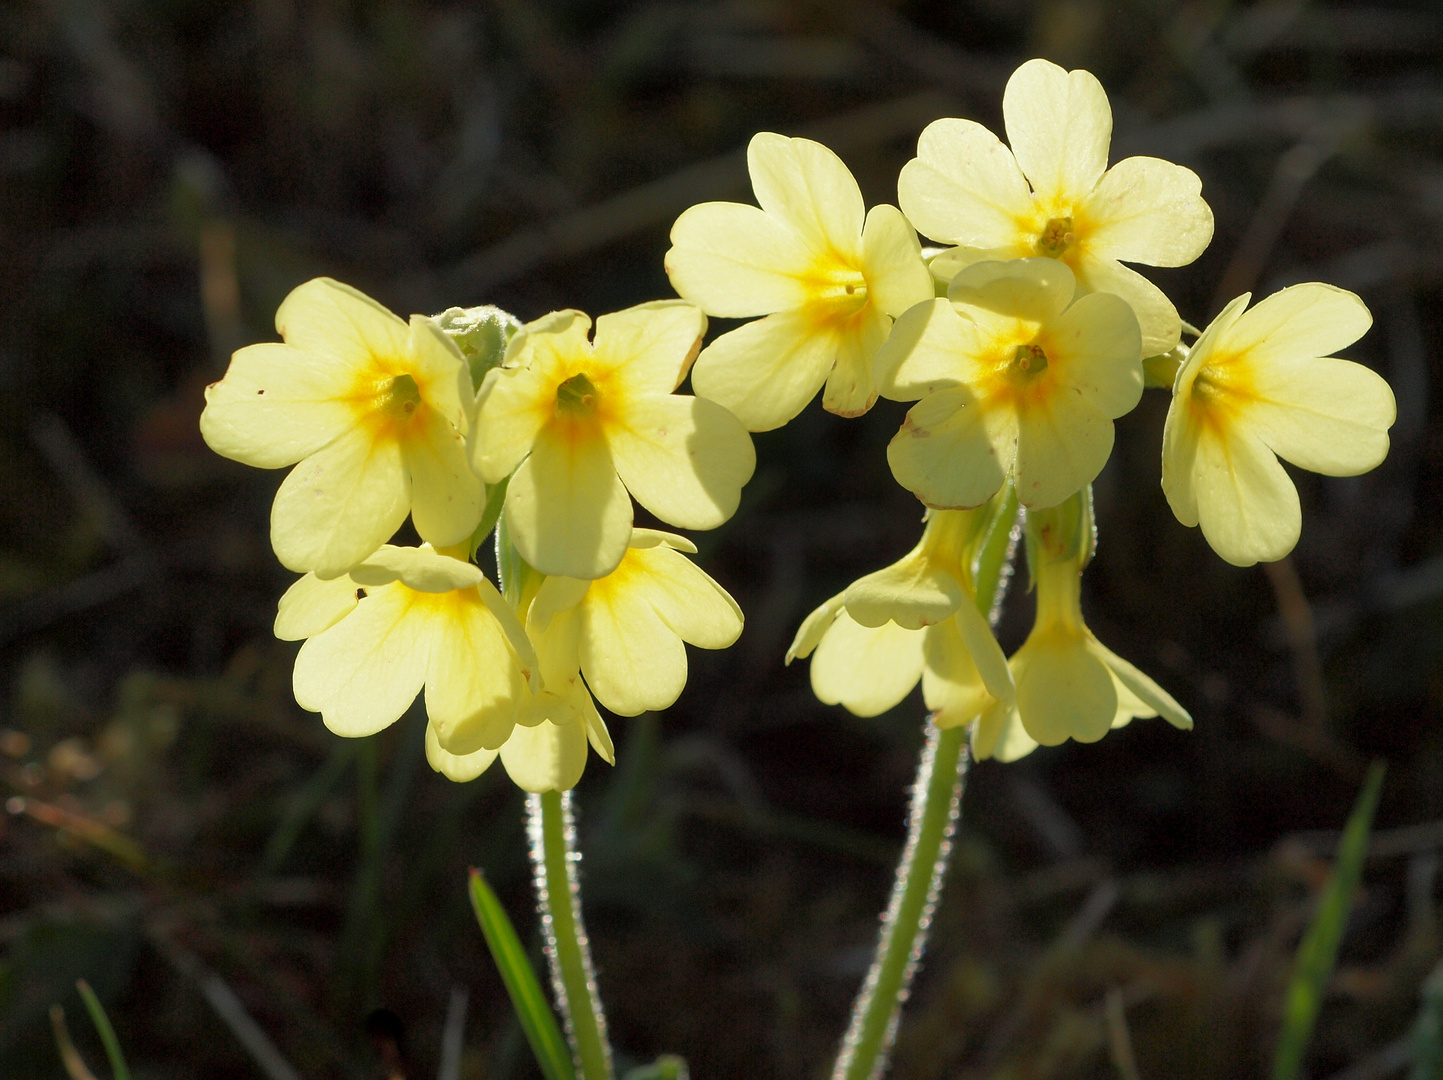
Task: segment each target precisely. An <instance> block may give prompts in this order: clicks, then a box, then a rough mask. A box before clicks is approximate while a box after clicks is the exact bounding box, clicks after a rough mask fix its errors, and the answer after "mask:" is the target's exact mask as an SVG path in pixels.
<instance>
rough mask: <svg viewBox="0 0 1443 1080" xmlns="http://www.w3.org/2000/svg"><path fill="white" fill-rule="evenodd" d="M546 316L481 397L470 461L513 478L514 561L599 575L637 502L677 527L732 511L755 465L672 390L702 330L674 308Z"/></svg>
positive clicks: (727, 418) (707, 523)
mask: <svg viewBox="0 0 1443 1080" xmlns="http://www.w3.org/2000/svg"><path fill="white" fill-rule="evenodd" d="M590 325H591V323H590V320H589V319H587V317H586V316H585V315H583V314H581V312H579V311H561V312H553V313H552V314H550V315H547V316H545V317H543V318H541V319H538V320H536V321H535V322H532V323H529V324H527V326H526V327H525V329H524V330H522V331H521V332H520V333H518V334H517V335H516V336H515V337H514V338H512V339H511V342H510V345H509V346H508V347H507V351H506V360H505V362H504V364H503V365H502V367H501V368H499V369H495V370H493V371H492V372H491V373H489V374H488V375H487V377H486V380H485V382H484V383H483V385H482V388H481V391H480V393H479V395H478V397H477V413H476V425H475V430H474V437H473V439H472V443H471V460H472V463H473V465H474V466H475V468H476V471H477V472H478V473H479V474H480V476H481V478H482V479H483V480H485V481H486V483H488V484H498V483H500V482H501V481H502V480H505V479H506V478H507V477H508V476H509V477H510V483H509V484H508V486H507V489H506V502H505V513H506V518H507V521H508V523H509V528H510V532H511V538H512V541H513V542H514V543H515V545H516V548H517V550H518V551H519V552H520V553H521V557H522V558H523V559H525V560H526V562H527V563H529V564H530V565H531V566H533V567H535V568H536V569H537V570H538V571H540V572H541V573H543V574H546V575H557V576H563V577H572V578H584V579H595V578H599V577H605V576H606V575H607V574H609V573H611V572H612V571H613V570H615V569H616V567H617V565H618V564H619V563H620V562H621V560H622V557H623V556H624V555H625V553H626V550H627V544H628V543H629V541H630V539H631V521H632V510H631V498H630V497H629V496H628V492H629V493H630V495H631V496H635V498H636V500H637V501H638V502H640V503H641V505H642V506H644V507H646V508H647V509H648V510H650V511H651V512H652V513H654V514H655V515H656V516H657V517H659V518H661V519H662V520H663V521H666V522H669V523H670V524H672V525H677V526H680V527H682V528H685V529H712V528H715V527H716V526H718V525H720V524H721V523H722V522H724V521H726V520H727V518H729V517H731V515H732V514H733V513H734V512H735V510H736V508H737V503H738V501H739V500H740V497H741V488H742V485H743V484H745V483H746V482H747V480H749V479H750V478H751V475H752V470H753V469H754V468H755V467H756V454H755V451H754V450H753V448H752V442H751V437H750V436H749V435H748V434H747V432H746V429H745V428H744V427H743V426H742V425H741V423H740V421H738V420H737V419H736V417H734V416H733V415H732V414H731V413H729V412H728V411H727V410H726V409H724V408H723V407H722V406H720V405H718V404H717V403H716V402H714V401H709V400H707V399H705V398H699V397H687V396H684V395H679V394H675V393H673V391H674V390H675V389H676V388H677V386H678V385H680V383H681V381H682V379H683V378H685V377H686V374H687V371H688V369H689V368H690V366H691V363H692V360H693V359H694V358H695V356H696V351H697V349H698V348H699V346H700V344H701V339H702V335H703V334H704V333H705V331H706V316H705V315H703V314H702V313H701V311H699V310H698V309H697V308H695V307H693V306H692V305H691V304H688V303H684V302H682V301H679V300H674V301H658V302H655V303H650V304H641V305H639V306H637V307H633V308H628V309H627V310H625V311H620V312H616V313H614V314H611V315H603V316H601V317H600V318H599V319H597V321H596V333H595V340H594V341H591V340H588V338H587V331H588V329H589V328H590Z"/></svg>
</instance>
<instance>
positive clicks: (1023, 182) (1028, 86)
mask: <svg viewBox="0 0 1443 1080" xmlns="http://www.w3.org/2000/svg"><path fill="white" fill-rule="evenodd" d="M1002 117H1003V121H1004V123H1005V125H1006V129H1007V138H1008V141H1009V142H1010V143H1011V149H1009V148H1008V147H1006V146H1004V145H1003V144H1002V142H1001V141H1000V140H999V139H998V138H997V136H996V135H994V134H992V132H990V131H988V130H987V129H986V128H984V127H983V126H982V125H981V124H977V123H975V122H973V121H971V120H956V119H946V120H936V121H934V122H933V123H931V124H929V125H928V126H927V128H926V129H925V130H924V131H923V132H922V136H921V138H920V139H919V140H918V142H917V157H916V158H914V159H913V160H912V161H910V162H908V163H907V164H906V165H905V166H904V167H903V169H902V175H901V176H900V177H899V178H898V180H897V200H898V203H899V205H900V206H901V208H902V212H903V213H904V214H906V215H907V217H908V218H909V219H910V220H911V222H912V224H913V225H915V226H916V227H917V229H918V230H919V231H920V232H921V233H922V235H924V236H928V237H931V238H932V239H933V240H937V241H939V242H941V243H945V244H957V245H959V246H958V247H957V248H956V249H954V250H952V251H947V252H943V253H942V254H941V255H939V256H937V257H936V258H935V259H933V260H932V263H931V267H932V272H933V273H934V274H936V275H938V276H939V277H941V278H942V279H943V280H948V279H950V278H951V277H952V275H953V274H955V273H956V272H957V271H958V270H959V269H961V268H962V267H964V266H967V265H969V264H971V263H974V262H978V261H981V260H988V259H1020V258H1028V257H1033V256H1039V257H1043V258H1050V259H1056V260H1058V261H1059V262H1062V263H1065V264H1066V265H1067V266H1068V267H1069V268H1070V269H1071V270H1072V272H1073V274H1074V276H1075V278H1076V281H1077V287H1078V289H1079V291H1082V292H1097V293H1112V294H1115V295H1117V296H1120V297H1122V299H1123V300H1125V301H1127V303H1128V304H1129V305H1130V306H1131V307H1132V309H1133V311H1134V312H1135V313H1136V315H1137V321H1138V323H1139V324H1140V326H1141V337H1140V340H1139V348H1140V350H1141V351H1140V353H1139V358H1141V357H1142V356H1155V355H1156V354H1158V353H1162V352H1166V351H1167V350H1168V349H1170V348H1172V347H1173V346H1174V345H1176V344H1177V342H1178V337H1179V334H1180V332H1181V322H1180V320H1179V318H1178V314H1177V309H1176V308H1174V307H1173V305H1172V301H1170V300H1169V299H1168V298H1167V297H1166V296H1165V295H1163V292H1162V290H1161V289H1159V288H1158V287H1157V286H1156V285H1154V284H1153V283H1152V282H1150V281H1148V280H1147V278H1145V277H1143V276H1142V275H1141V274H1139V273H1137V271H1135V270H1131V269H1129V268H1127V267H1125V266H1123V265H1122V263H1123V262H1134V263H1141V264H1143V265H1146V266H1185V265H1187V264H1188V263H1190V262H1192V261H1193V260H1194V259H1196V258H1197V257H1198V256H1199V255H1200V254H1202V252H1203V249H1204V248H1206V247H1207V245H1208V243H1209V241H1211V240H1212V235H1213V215H1212V211H1211V210H1210V209H1209V208H1208V205H1207V203H1206V202H1204V201H1203V199H1202V195H1201V191H1202V182H1201V181H1200V180H1199V179H1198V177H1197V174H1196V173H1194V172H1193V171H1192V170H1190V169H1185V168H1183V167H1182V166H1181V165H1174V164H1172V163H1171V162H1167V161H1162V160H1160V159H1158V158H1151V157H1130V158H1125V159H1123V160H1122V161H1119V162H1118V163H1117V164H1116V165H1114V166H1112V168H1110V169H1109V168H1108V167H1107V156H1108V150H1109V147H1110V145H1111V142H1112V108H1111V106H1110V105H1109V104H1108V101H1107V94H1106V92H1105V91H1104V90H1103V88H1102V84H1101V83H1099V82H1098V81H1097V79H1096V78H1095V77H1094V76H1093V75H1092V74H1091V73H1089V72H1086V71H1065V70H1064V69H1062V68H1060V67H1058V66H1057V65H1056V64H1053V63H1050V62H1049V61H1047V60H1029V61H1028V62H1027V63H1025V64H1023V65H1022V66H1021V67H1019V68H1018V69H1017V70H1016V71H1015V72H1013V73H1012V77H1011V78H1010V79H1008V80H1007V89H1006V90H1005V91H1004V93H1003V96H1002Z"/></svg>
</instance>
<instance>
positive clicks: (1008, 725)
mask: <svg viewBox="0 0 1443 1080" xmlns="http://www.w3.org/2000/svg"><path fill="white" fill-rule="evenodd" d="M1036 749H1037V740H1036V739H1034V738H1033V737H1032V736H1031V735H1029V734H1027V729H1026V728H1024V727H1023V726H1022V717H1021V716H1019V715H1018V713H1017V707H1016V706H1015V705H1008V704H1006V703H1005V702H1001V701H995V702H993V703H992V704H991V705H990V706H989V707H988V708H987V711H986V712H984V713H983V714H982V716H981V718H980V719H979V720H978V721H977V726H976V727H974V728H973V729H972V754H973V756H975V757H976V758H977V760H978V761H986V760H987V759H988V758H993V759H995V760H997V761H1016V760H1017V759H1018V758H1022V757H1026V756H1027V755H1028V754H1030V753H1032V751H1034V750H1036Z"/></svg>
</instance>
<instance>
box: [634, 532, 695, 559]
mask: <svg viewBox="0 0 1443 1080" xmlns="http://www.w3.org/2000/svg"><path fill="white" fill-rule="evenodd" d="M662 544H664V545H666V546H667V547H669V548H671V549H672V550H673V551H684V552H686V554H688V555H695V554H696V545H695V544H693V543H692V542H691V541H690V540H688V539H687V538H686V537H685V536H681V535H679V534H677V533H671V532H663V531H662V530H660V529H632V530H631V543H630V544H628V545H627V547H633V548H638V549H640V548H654V547H657V546H658V545H662Z"/></svg>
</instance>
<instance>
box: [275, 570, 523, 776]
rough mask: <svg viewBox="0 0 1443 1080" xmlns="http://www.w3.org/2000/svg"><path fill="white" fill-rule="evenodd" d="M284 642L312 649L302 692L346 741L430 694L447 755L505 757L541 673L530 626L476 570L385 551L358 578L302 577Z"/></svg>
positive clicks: (286, 610) (305, 653) (301, 666)
mask: <svg viewBox="0 0 1443 1080" xmlns="http://www.w3.org/2000/svg"><path fill="white" fill-rule="evenodd" d="M276 636H277V637H280V638H283V639H286V640H297V639H301V638H305V639H306V642H305V644H304V645H302V646H301V651H300V653H299V654H298V655H297V656H296V666H295V675H294V686H295V695H296V701H297V702H299V703H300V705H301V707H302V708H305V709H310V710H312V711H313V712H319V713H320V714H321V718H322V720H323V721H324V722H325V725H326V727H328V728H330V729H331V731H333V732H335V733H336V734H337V735H345V736H351V737H359V736H365V735H373V734H375V733H376V732H377V731H380V730H382V729H383V728H386V727H389V726H390V725H391V724H393V723H395V721H396V720H398V719H399V718H400V717H401V714H402V713H404V712H405V711H406V710H407V709H408V708H410V706H411V703H412V702H413V701H414V700H415V698H416V695H417V694H419V693H421V691H422V690H423V688H424V690H425V696H426V712H427V715H428V716H429V718H430V726H431V727H432V728H433V729H434V732H435V737H436V739H437V740H438V744H439V746H440V748H441V749H443V750H445V751H446V752H447V753H449V754H453V755H463V756H464V755H469V754H473V753H475V752H477V751H480V750H496V749H498V748H499V747H501V745H502V744H503V743H505V742H506V740H507V738H508V737H509V736H510V734H511V730H512V728H513V727H514V726H515V724H516V722H517V719H518V709H519V708H520V705H521V703H522V696H523V694H524V693H525V692H526V687H527V683H528V681H529V680H534V679H535V677H536V673H537V671H538V667H539V663H538V659H537V656H536V654H535V652H534V650H533V649H532V647H531V643H530V641H529V639H528V638H527V637H526V633H525V630H524V629H523V628H522V625H521V622H520V620H519V619H517V617H516V616H515V615H514V614H513V613H512V612H511V610H510V609H509V608H508V607H507V606H506V604H505V602H504V601H503V600H502V599H501V597H500V594H498V593H497V592H496V588H495V586H493V585H492V584H491V583H490V582H489V581H487V580H486V579H485V578H484V577H483V576H482V575H481V573H480V571H479V570H477V569H476V567H475V566H473V565H471V564H470V563H467V562H464V561H462V560H461V559H459V558H453V557H452V556H451V555H447V554H444V553H442V552H439V551H435V550H433V549H432V548H430V547H429V546H424V547H421V548H397V547H391V546H389V545H387V546H385V547H382V548H381V549H380V550H379V551H378V552H376V554H375V556H374V557H373V558H372V559H371V560H368V561H367V562H366V563H363V564H361V565H360V566H358V567H356V568H355V570H354V571H353V576H352V575H347V576H346V577H344V578H336V579H332V580H325V579H322V578H320V577H318V576H317V575H315V574H307V575H306V576H305V577H303V578H301V579H300V580H299V581H297V582H296V583H295V584H294V585H292V586H291V587H290V589H289V590H288V591H287V592H286V594H285V596H284V597H282V598H281V603H280V612H279V615H278V616H277V618H276Z"/></svg>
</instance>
